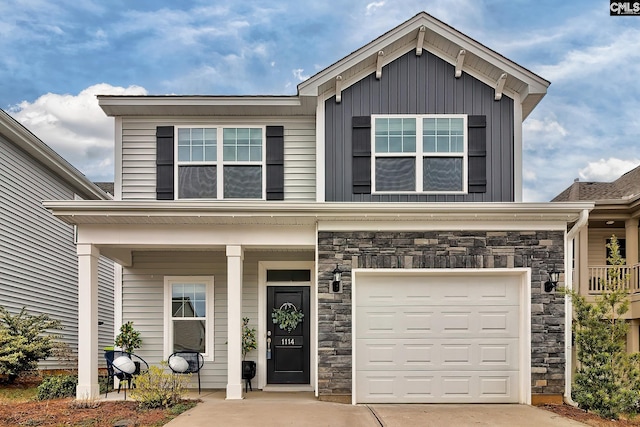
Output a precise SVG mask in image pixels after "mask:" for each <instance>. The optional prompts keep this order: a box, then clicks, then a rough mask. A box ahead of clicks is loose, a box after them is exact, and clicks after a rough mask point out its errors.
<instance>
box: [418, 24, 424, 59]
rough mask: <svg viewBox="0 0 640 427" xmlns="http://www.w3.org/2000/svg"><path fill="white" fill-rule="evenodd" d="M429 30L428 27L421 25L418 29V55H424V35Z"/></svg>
mask: <svg viewBox="0 0 640 427" xmlns="http://www.w3.org/2000/svg"><path fill="white" fill-rule="evenodd" d="M426 32H427V27H425V26H424V25H421V26H420V28H419V29H418V45H417V46H416V56H420V55H422V46H423V45H424V35H425V34H426Z"/></svg>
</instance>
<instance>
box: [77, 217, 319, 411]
mask: <svg viewBox="0 0 640 427" xmlns="http://www.w3.org/2000/svg"><path fill="white" fill-rule="evenodd" d="M285 234H286V235H287V238H286V239H284V238H282V236H283V235H285ZM77 247H78V263H79V306H80V322H79V324H80V328H79V338H80V339H79V341H80V345H79V352H78V362H79V370H78V374H79V383H78V387H77V392H76V397H77V398H78V399H87V398H94V397H97V396H98V395H99V393H98V365H97V361H98V360H99V358H100V356H101V354H102V351H101V349H99V348H98V344H97V341H96V337H97V334H96V333H95V332H96V331H95V325H97V306H98V304H99V295H98V294H97V277H98V264H97V260H98V258H99V256H100V254H102V255H105V256H108V257H111V258H112V259H114V260H116V261H118V263H119V268H120V270H121V274H120V275H119V276H120V277H121V283H120V284H118V286H117V288H118V289H117V292H119V293H120V295H119V297H117V298H116V300H117V301H119V302H120V304H121V305H119V306H116V307H115V311H116V312H117V313H118V314H119V315H120V316H121V319H120V322H118V323H124V322H126V321H133V322H134V327H135V328H136V329H138V330H139V331H140V332H141V337H142V341H143V342H142V347H141V348H140V349H139V350H137V351H136V354H137V355H139V356H141V357H142V358H143V359H145V360H146V361H147V362H148V363H149V364H150V365H157V364H159V363H160V362H161V361H162V360H167V358H168V356H169V355H170V354H171V353H172V352H173V351H176V349H180V347H179V345H181V344H182V342H183V341H185V342H186V341H189V342H193V340H194V338H195V339H196V341H198V340H197V338H198V336H200V341H201V342H202V346H203V348H202V349H201V350H197V351H199V352H201V353H203V354H204V356H205V366H204V368H203V369H202V371H201V378H202V386H203V388H209V389H210V388H215V389H222V390H225V397H226V399H243V398H244V386H245V384H244V380H243V379H242V377H241V372H242V369H241V361H242V359H243V358H242V350H241V348H242V345H241V337H242V334H241V330H242V318H243V317H248V318H249V319H250V326H251V327H254V328H256V330H257V332H258V334H257V338H258V348H257V350H255V351H253V352H251V353H250V354H249V355H248V356H247V360H253V361H255V362H257V366H258V369H257V376H256V378H255V379H254V382H253V387H254V389H257V388H262V387H263V386H264V385H265V384H266V382H267V379H266V374H265V372H266V371H267V361H266V354H267V350H266V348H265V343H266V338H265V337H266V336H267V333H266V326H268V325H267V317H268V316H267V313H268V310H267V306H266V305H267V301H266V295H267V282H269V286H278V285H281V286H290V284H288V283H279V282H278V280H289V279H282V278H280V279H275V280H274V279H271V278H268V277H267V276H268V275H267V273H268V271H269V270H270V269H271V270H274V269H275V270H284V271H287V270H293V269H306V271H307V272H308V276H307V278H306V279H305V283H304V284H301V283H300V280H301V279H296V280H297V281H296V282H295V284H296V285H300V286H306V287H308V288H309V290H310V292H309V293H310V294H311V295H312V298H314V301H315V294H316V291H315V274H316V269H315V262H314V259H315V233H314V229H313V227H306V226H299V225H298V226H295V225H291V226H287V227H283V226H280V225H273V224H270V225H266V224H265V225H263V226H260V227H256V226H255V225H254V226H249V225H246V224H245V225H241V226H237V225H236V226H232V225H226V226H216V225H207V226H199V225H176V224H173V225H170V224H165V225H161V226H160V225H158V226H154V227H147V226H145V225H142V226H139V225H132V224H129V225H120V226H117V227H110V226H106V227H92V226H91V225H85V226H82V225H81V226H79V227H78V245H77ZM176 284H177V285H176ZM189 286H191V287H194V289H193V290H190V291H189V292H193V294H192V295H193V296H189V297H186V296H178V299H179V300H180V301H182V302H181V304H182V305H183V306H184V307H183V310H182V312H183V313H185V316H184V317H191V318H193V317H195V319H191V320H190V319H184V321H182V322H179V320H180V319H177V317H179V316H175V315H174V311H175V308H176V301H177V300H176V295H178V294H177V293H176V292H178V293H179V292H183V293H182V294H179V295H187V293H186V292H187V291H186V288H187V287H189ZM189 295H191V294H189ZM199 304H200V306H199ZM312 307H313V309H312V310H310V311H307V312H306V314H307V317H306V319H308V321H309V322H313V319H314V318H315V311H314V310H315V302H312ZM187 308H189V311H190V312H189V314H186V313H187V311H188V310H187ZM198 310H203V312H202V314H198V315H196V314H194V312H195V311H198ZM168 313H169V314H168ZM175 322H178V323H175ZM189 323H190V324H191V325H197V327H196V330H194V331H191V332H192V333H191V334H190V335H189V334H188V333H185V329H184V328H183V327H182V326H180V327H178V325H185V324H189ZM194 327H195V326H194ZM198 328H200V329H198ZM198 330H200V332H199V333H200V335H198ZM312 330H313V333H314V334H315V328H312ZM178 341H180V344H178ZM305 341H306V342H308V343H309V345H313V344H312V343H315V341H316V340H315V336H313V337H306V339H305ZM310 350H311V351H310V354H311V355H315V352H316V349H315V348H311V349H310ZM312 357H313V356H312ZM310 366H315V363H314V361H311V363H310ZM306 384H307V390H308V389H309V387H312V388H311V390H315V387H314V385H315V372H314V373H312V376H311V380H307V383H306ZM196 387H197V380H196Z"/></svg>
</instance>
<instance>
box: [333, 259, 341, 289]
mask: <svg viewBox="0 0 640 427" xmlns="http://www.w3.org/2000/svg"><path fill="white" fill-rule="evenodd" d="M341 280H342V270H340V267H338V264H336V268H334V269H333V283H332V284H331V290H332V291H333V292H340V281H341Z"/></svg>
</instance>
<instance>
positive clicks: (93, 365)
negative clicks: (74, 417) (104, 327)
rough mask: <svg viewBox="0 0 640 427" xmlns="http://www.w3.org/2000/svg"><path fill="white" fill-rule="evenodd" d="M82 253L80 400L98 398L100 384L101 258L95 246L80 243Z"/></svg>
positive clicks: (79, 293)
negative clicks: (99, 277) (99, 266)
mask: <svg viewBox="0 0 640 427" xmlns="http://www.w3.org/2000/svg"><path fill="white" fill-rule="evenodd" d="M77 253H78V386H77V387H76V399H94V398H96V397H98V396H99V395H100V386H99V385H98V260H99V258H100V251H99V250H98V248H96V247H95V246H93V245H87V244H79V245H78V246H77Z"/></svg>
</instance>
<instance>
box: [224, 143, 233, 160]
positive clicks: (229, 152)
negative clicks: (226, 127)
mask: <svg viewBox="0 0 640 427" xmlns="http://www.w3.org/2000/svg"><path fill="white" fill-rule="evenodd" d="M222 156H223V159H224V160H225V161H227V162H228V161H231V162H235V161H236V147H235V145H234V146H227V145H226V144H225V146H224V148H223V155H222Z"/></svg>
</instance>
